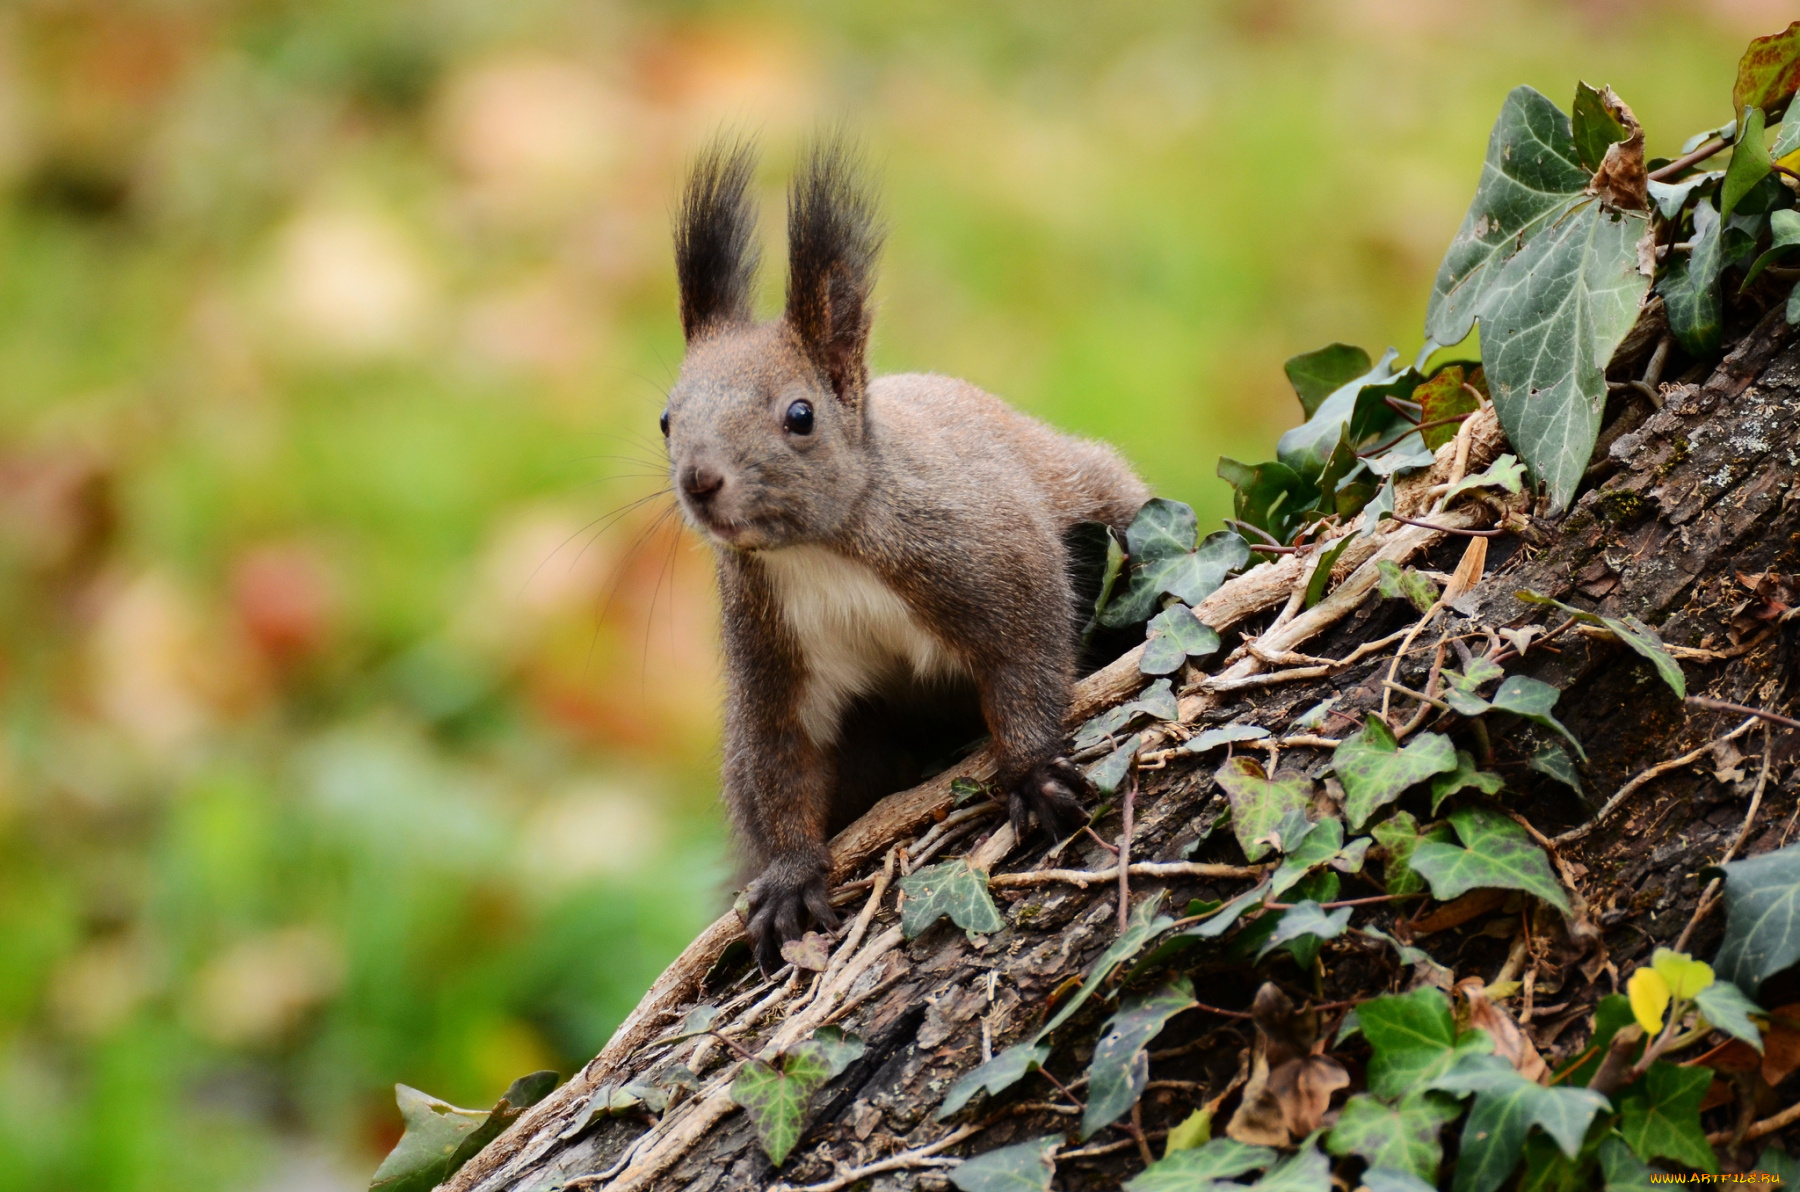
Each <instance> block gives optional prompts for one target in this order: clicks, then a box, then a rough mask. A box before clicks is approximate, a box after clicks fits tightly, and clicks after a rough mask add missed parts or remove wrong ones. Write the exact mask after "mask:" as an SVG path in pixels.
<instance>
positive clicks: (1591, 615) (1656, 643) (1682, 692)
mask: <svg viewBox="0 0 1800 1192" xmlns="http://www.w3.org/2000/svg"><path fill="white" fill-rule="evenodd" d="M1796 223H1797V228H1800V215H1797V216H1796ZM1515 594H1516V595H1517V596H1518V598H1519V599H1520V600H1523V601H1525V602H1526V603H1527V604H1549V605H1554V606H1555V607H1557V608H1559V609H1561V610H1562V611H1563V612H1565V613H1568V614H1569V615H1570V616H1571V617H1574V618H1575V619H1576V620H1577V621H1579V622H1581V623H1582V624H1584V625H1598V626H1600V627H1601V628H1603V629H1605V630H1606V631H1607V632H1608V633H1610V634H1612V635H1613V637H1614V638H1615V639H1617V640H1618V641H1619V642H1620V643H1621V644H1623V645H1625V646H1626V647H1628V648H1629V649H1630V650H1631V651H1632V652H1633V653H1635V654H1637V655H1639V656H1640V657H1642V658H1644V659H1646V660H1647V661H1648V662H1649V663H1650V665H1651V666H1652V667H1654V668H1655V669H1656V674H1657V677H1658V678H1660V679H1661V680H1662V681H1663V682H1664V683H1667V684H1668V685H1669V690H1671V691H1673V692H1674V693H1675V698H1676V699H1686V698H1687V679H1686V677H1685V676H1683V675H1682V673H1681V664H1680V663H1679V662H1676V661H1675V656H1674V655H1672V654H1670V653H1669V650H1668V647H1666V646H1664V645H1663V642H1662V638H1660V637H1658V636H1657V633H1656V630H1654V629H1652V628H1650V626H1648V625H1646V624H1644V623H1643V622H1642V621H1640V620H1638V619H1637V618H1636V617H1635V616H1633V615H1632V614H1630V613H1626V614H1625V615H1624V616H1623V617H1607V616H1602V615H1601V614H1599V613H1595V612H1589V611H1588V610H1587V609H1585V608H1576V607H1575V606H1574V605H1572V604H1564V603H1563V602H1562V601H1560V600H1552V599H1550V597H1548V596H1541V595H1539V594H1538V593H1536V592H1533V591H1530V590H1529V589H1528V590H1526V591H1523V592H1518V593H1515ZM1554 727H1557V728H1558V729H1559V731H1560V726H1554ZM1563 735H1564V736H1568V733H1567V732H1564V733H1563ZM1570 740H1574V738H1572V737H1571V738H1570ZM1582 760H1584V761H1585V760H1586V757H1585V755H1584V757H1583V759H1582Z"/></svg>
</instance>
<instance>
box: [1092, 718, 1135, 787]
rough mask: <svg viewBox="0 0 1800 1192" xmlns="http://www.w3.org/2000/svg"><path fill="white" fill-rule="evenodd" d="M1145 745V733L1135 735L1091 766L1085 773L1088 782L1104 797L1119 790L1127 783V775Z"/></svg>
mask: <svg viewBox="0 0 1800 1192" xmlns="http://www.w3.org/2000/svg"><path fill="white" fill-rule="evenodd" d="M1143 743H1144V734H1143V733H1133V734H1132V735H1131V736H1130V737H1129V738H1128V739H1127V740H1125V741H1124V742H1123V743H1121V744H1120V745H1119V747H1118V748H1117V749H1115V750H1113V751H1112V752H1111V753H1109V754H1107V755H1106V756H1105V757H1103V758H1101V759H1100V760H1099V761H1098V762H1096V763H1094V764H1093V765H1091V766H1089V767H1088V768H1087V770H1086V771H1085V773H1086V776H1087V780H1088V782H1090V783H1091V784H1093V787H1094V790H1095V791H1097V792H1099V793H1100V794H1102V795H1110V794H1112V793H1113V792H1114V791H1116V790H1118V789H1119V784H1120V783H1121V782H1123V781H1125V775H1126V774H1127V773H1128V772H1130V770H1131V763H1132V760H1133V759H1134V758H1136V757H1137V752H1138V748H1139V747H1140V746H1141V745H1143Z"/></svg>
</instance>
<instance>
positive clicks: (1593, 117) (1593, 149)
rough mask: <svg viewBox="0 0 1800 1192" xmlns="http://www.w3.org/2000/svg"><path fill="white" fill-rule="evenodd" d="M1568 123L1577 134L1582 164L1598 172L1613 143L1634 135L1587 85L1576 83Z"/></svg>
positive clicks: (1576, 148) (1576, 144)
mask: <svg viewBox="0 0 1800 1192" xmlns="http://www.w3.org/2000/svg"><path fill="white" fill-rule="evenodd" d="M1569 123H1570V125H1571V131H1572V133H1573V134H1574V140H1575V151H1576V153H1578V154H1579V155H1580V157H1581V164H1582V165H1583V166H1586V167H1587V168H1588V169H1589V170H1598V169H1599V168H1600V163H1601V162H1602V161H1604V160H1606V151H1607V149H1608V148H1610V147H1611V146H1612V145H1613V143H1614V142H1616V141H1623V140H1625V139H1627V138H1628V137H1630V136H1631V133H1630V131H1629V130H1627V129H1626V127H1625V126H1624V125H1623V124H1621V123H1620V122H1619V119H1618V117H1617V116H1615V115H1613V113H1612V111H1611V109H1610V108H1609V107H1608V106H1607V104H1606V102H1605V101H1604V100H1603V99H1602V98H1601V96H1600V92H1598V91H1596V90H1595V89H1594V88H1592V87H1590V86H1588V85H1587V84H1586V83H1577V84H1575V102H1574V104H1572V105H1571V106H1570V108H1569Z"/></svg>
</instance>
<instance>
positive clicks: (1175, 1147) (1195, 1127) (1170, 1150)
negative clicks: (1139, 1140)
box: [1163, 1105, 1213, 1158]
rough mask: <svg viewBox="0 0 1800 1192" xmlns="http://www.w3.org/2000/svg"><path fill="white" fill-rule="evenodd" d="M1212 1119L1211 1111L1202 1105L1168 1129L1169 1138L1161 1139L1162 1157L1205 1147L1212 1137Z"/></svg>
mask: <svg viewBox="0 0 1800 1192" xmlns="http://www.w3.org/2000/svg"><path fill="white" fill-rule="evenodd" d="M1212 1119H1213V1115H1212V1110H1210V1109H1208V1108H1207V1107H1206V1106H1204V1105H1202V1106H1201V1107H1200V1108H1198V1109H1196V1110H1194V1112H1192V1113H1190V1114H1188V1115H1187V1116H1186V1117H1184V1118H1182V1119H1181V1121H1180V1122H1179V1123H1177V1124H1176V1125H1175V1126H1173V1127H1171V1128H1170V1130H1169V1136H1168V1137H1167V1138H1165V1139H1163V1155H1164V1157H1165V1158H1166V1157H1167V1156H1169V1155H1173V1154H1174V1153H1175V1152H1176V1151H1191V1150H1195V1149H1197V1148H1199V1147H1202V1146H1205V1145H1206V1142H1207V1140H1208V1139H1210V1138H1211V1137H1212Z"/></svg>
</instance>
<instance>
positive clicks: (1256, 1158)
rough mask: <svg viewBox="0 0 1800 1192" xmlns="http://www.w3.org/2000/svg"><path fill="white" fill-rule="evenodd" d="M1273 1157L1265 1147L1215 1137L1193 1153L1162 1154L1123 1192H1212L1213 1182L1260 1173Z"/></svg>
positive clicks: (1215, 1184) (1273, 1154)
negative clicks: (1254, 1172)
mask: <svg viewBox="0 0 1800 1192" xmlns="http://www.w3.org/2000/svg"><path fill="white" fill-rule="evenodd" d="M1170 1137H1171V1139H1173V1137H1174V1136H1173V1135H1171V1136H1170ZM1277 1158H1279V1156H1278V1155H1277V1154H1276V1153H1275V1152H1274V1151H1273V1150H1271V1149H1269V1148H1268V1147H1266V1146H1250V1145H1248V1144H1246V1143H1242V1142H1237V1141H1235V1140H1233V1139H1230V1138H1215V1139H1213V1140H1212V1141H1211V1142H1209V1143H1207V1144H1206V1145H1205V1146H1203V1147H1200V1148H1198V1149H1196V1150H1178V1151H1174V1152H1171V1153H1170V1154H1167V1155H1164V1156H1163V1157H1162V1158H1161V1159H1159V1160H1157V1161H1156V1162H1155V1163H1152V1164H1151V1165H1150V1166H1149V1167H1146V1168H1145V1169H1144V1171H1143V1174H1141V1175H1139V1176H1138V1177H1137V1178H1136V1179H1131V1180H1127V1181H1126V1182H1125V1192H1213V1189H1215V1188H1218V1187H1219V1186H1220V1185H1219V1184H1218V1182H1217V1181H1220V1180H1228V1179H1230V1178H1231V1177H1232V1176H1237V1175H1246V1174H1248V1173H1250V1172H1252V1171H1261V1170H1262V1169H1263V1168H1265V1167H1267V1166H1268V1165H1269V1164H1271V1163H1273V1162H1275V1160H1276V1159H1277ZM1227 1186H1229V1185H1227Z"/></svg>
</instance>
